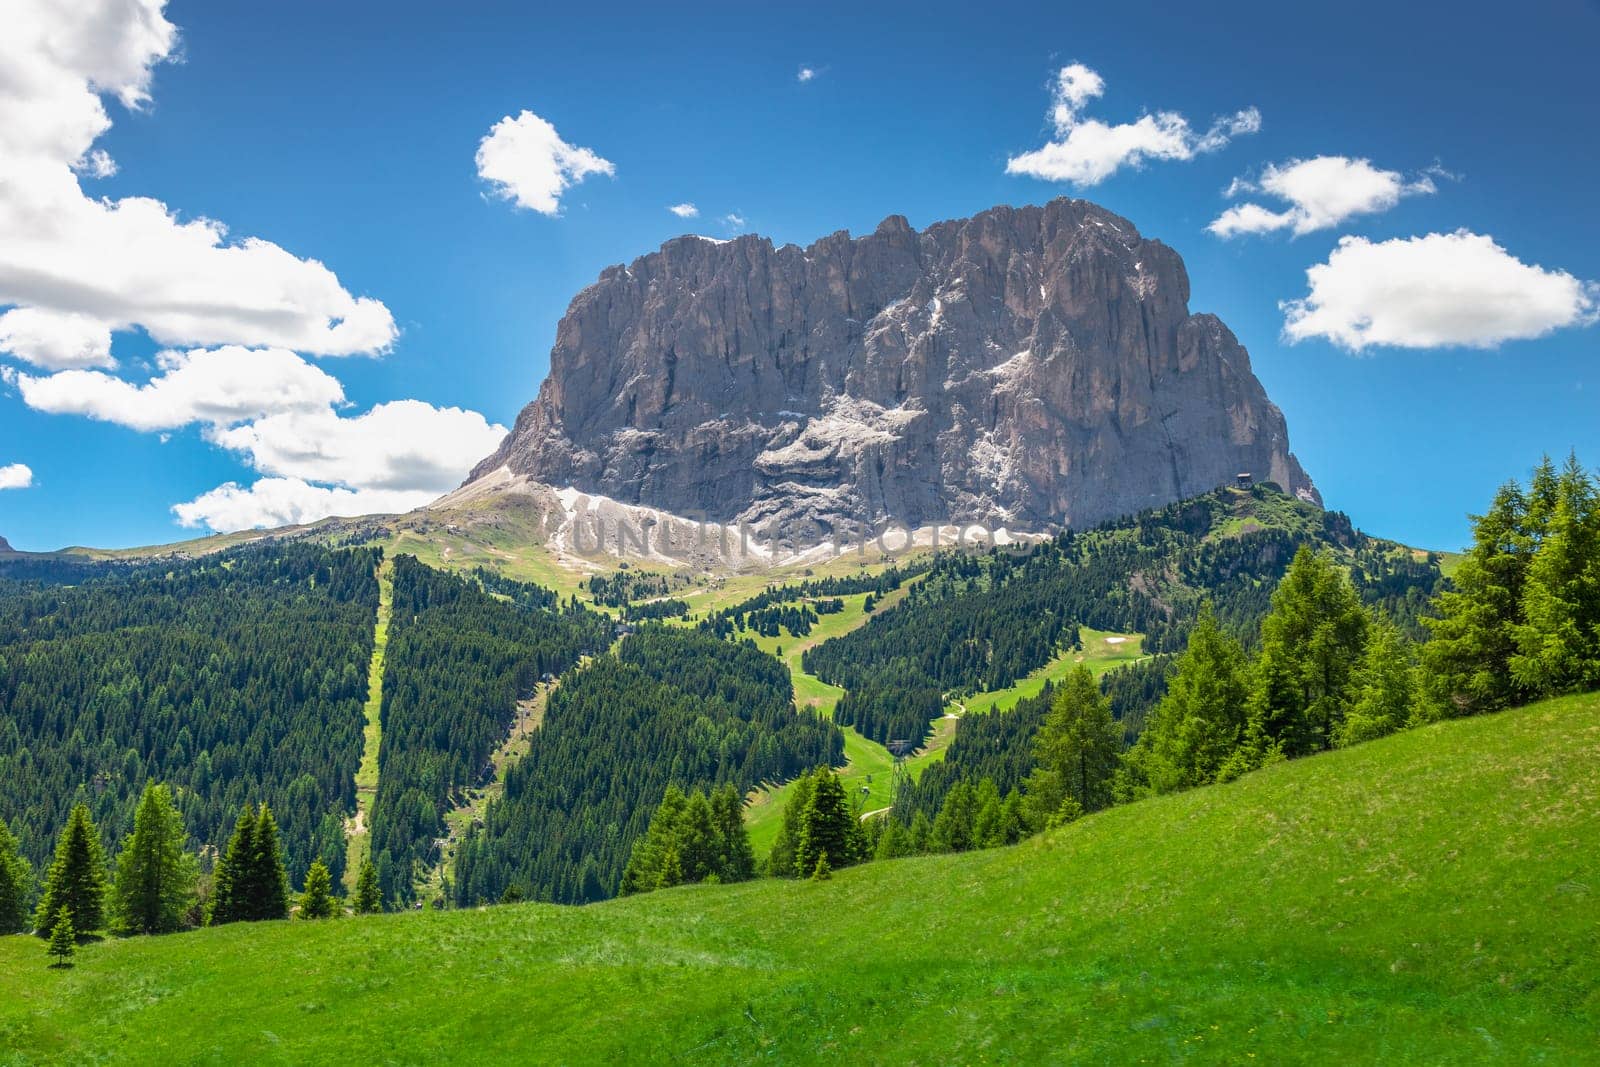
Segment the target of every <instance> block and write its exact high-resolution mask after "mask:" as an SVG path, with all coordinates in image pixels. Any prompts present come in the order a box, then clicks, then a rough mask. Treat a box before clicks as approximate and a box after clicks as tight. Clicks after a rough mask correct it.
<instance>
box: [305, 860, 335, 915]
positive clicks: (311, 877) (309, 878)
mask: <svg viewBox="0 0 1600 1067" xmlns="http://www.w3.org/2000/svg"><path fill="white" fill-rule="evenodd" d="M332 914H333V875H331V874H330V873H329V872H328V867H327V865H326V864H325V863H323V862H322V861H321V860H312V861H311V869H310V870H308V871H307V872H306V889H305V892H304V893H302V894H300V918H302V919H326V918H328V917H329V916H331V915H332Z"/></svg>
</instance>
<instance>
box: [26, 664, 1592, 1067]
mask: <svg viewBox="0 0 1600 1067" xmlns="http://www.w3.org/2000/svg"><path fill="white" fill-rule="evenodd" d="M1596 892H1600V696H1597V695H1589V696H1584V697H1573V698H1565V699H1561V700H1554V701H1547V702H1544V703H1541V704H1538V705H1534V706H1531V707H1528V708H1524V709H1520V710H1517V711H1513V712H1506V713H1501V714H1497V715H1491V716H1484V717H1480V718H1474V719H1466V720H1458V721H1452V722H1448V723H1443V724H1439V725H1436V726H1431V727H1426V728H1422V729H1418V730H1413V731H1408V732H1406V733H1402V734H1398V735H1395V736H1393V737H1389V738H1386V739H1384V740H1382V741H1377V742H1373V743H1370V744H1366V745H1360V746H1356V747H1354V748H1350V749H1344V750H1340V751H1336V752H1332V753H1329V754H1326V755H1320V756H1316V757H1312V758H1309V759H1305V760H1299V761H1295V762H1291V763H1287V764H1278V765H1274V766H1270V767H1268V768H1266V769H1265V770H1263V771H1260V772H1257V773H1255V774H1251V775H1248V776H1246V777H1245V778H1243V779H1241V780H1240V781H1238V782H1234V783H1231V784H1229V785H1226V786H1215V787H1207V788H1203V789H1197V790H1193V791H1190V792H1187V793H1181V794H1176V795H1173V796H1168V797H1163V798H1160V799H1156V800H1151V801H1145V802H1141V803H1137V804H1131V805H1127V806H1124V807H1119V808H1114V809H1111V810H1109V811H1106V812H1103V813H1100V814H1097V815H1094V816H1091V817H1089V818H1087V819H1084V820H1082V821H1080V822H1079V823H1076V824H1074V825H1072V826H1069V827H1066V828H1064V829H1062V830H1059V831H1054V832H1051V833H1048V834H1045V835H1042V836H1041V837H1038V838H1035V839H1032V840H1030V841H1027V842H1025V843H1023V844H1022V845H1019V846H1016V847H1014V848H1008V849H997V850H990V851H985V852H980V853H969V854H963V855H956V856H937V857H924V858H919V859H912V860H900V861H893V862H887V863H878V864H870V865H867V866H865V867H859V868H852V869H850V870H847V871H842V872H839V873H838V874H837V875H836V876H835V878H834V879H833V880H832V881H830V882H825V883H820V884H817V883H803V882H802V883H792V882H773V881H763V882H757V883H746V884H743V885H738V886H728V887H693V888H685V889H678V890H672V891H666V892H660V893H655V894H650V895H648V896H644V897H635V898H627V899H623V900H618V901H611V902H607V903H604V904H600V905H593V906H589V907H583V908H556V907H550V906H541V905H524V906H515V907H501V908H491V909H488V910H481V911H464V912H448V913H442V914H424V915H397V916H385V917H378V918H372V919H357V920H344V921H336V922H331V923H321V924H286V923H278V924H265V925H257V926H253V927H249V928H241V927H231V928H218V929H208V930H202V931H197V932H194V933H190V934H183V935H177V936H172V937H166V938H141V939H135V940H130V941H119V942H108V943H104V944H100V945H94V946H89V947H88V948H86V949H85V950H84V951H82V952H81V953H80V956H79V963H78V966H77V968H76V969H74V970H73V971H70V972H65V973H58V972H50V971H48V970H46V968H45V960H44V956H43V951H42V949H41V948H40V946H39V943H38V942H37V941H36V940H34V939H30V938H23V937H15V938H6V939H0V993H3V995H0V1046H3V1047H6V1048H8V1049H10V1050H11V1053H10V1061H11V1062H36V1061H43V1060H49V1059H73V1060H82V1059H93V1058H106V1057H110V1058H120V1059H125V1060H135V1061H146V1062H148V1061H152V1060H157V1059H162V1060H169V1061H173V1062H220V1061H224V1060H236V1059H238V1058H239V1057H240V1056H241V1055H243V1056H246V1057H247V1058H248V1059H249V1060H250V1061H251V1062H261V1063H302V1062H306V1061H308V1060H309V1061H313V1062H316V1061H322V1060H329V1059H333V1058H336V1057H337V1056H338V1055H339V1054H340V1053H341V1051H343V1050H348V1049H350V1048H355V1047H360V1048H362V1049H363V1051H364V1055H365V1056H366V1058H368V1059H371V1060H374V1061H378V1060H387V1061H392V1062H430V1063H432V1062H485V1061H502V1062H503V1061H525V1060H527V1059H528V1058H530V1057H533V1058H538V1059H542V1060H549V1061H560V1062H598V1061H605V1060H608V1061H612V1062H643V1061H660V1060H663V1059H674V1060H686V1061H691V1062H749V1061H750V1060H753V1059H756V1058H758V1057H759V1058H773V1059H776V1060H779V1061H781V1062H794V1061H813V1060H821V1061H847V1060H848V1061H855V1062H860V1061H861V1060H862V1059H866V1060H868V1061H870V1062H955V1061H960V1062H1002V1061H1024V1062H1029V1061H1031V1062H1042V1061H1057V1062H1059V1061H1061V1060H1065V1059H1074V1060H1080V1061H1087V1062H1109V1061H1115V1062H1140V1061H1150V1062H1157V1061H1172V1060H1178V1061H1186V1062H1249V1061H1250V1060H1251V1059H1256V1060H1258V1061H1259V1062H1275V1063H1282V1062H1330V1061H1339V1062H1372V1061H1376V1060H1387V1061H1391V1062H1467V1061H1470V1062H1508V1063H1522V1062H1541V1061H1542V1062H1551V1063H1558V1062H1559V1063H1576V1062H1592V1061H1593V1060H1594V1059H1595V1051H1594V1049H1595V1045H1594V1035H1595V1033H1596V1028H1597V1026H1600V963H1597V960H1600V928H1597V926H1596V924H1595V922H1594V914H1595V893H1596ZM779 915H781V916H783V917H784V920H783V921H782V922H777V921H774V917H775V916H779Z"/></svg>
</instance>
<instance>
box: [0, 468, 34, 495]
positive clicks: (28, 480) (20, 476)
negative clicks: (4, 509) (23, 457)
mask: <svg viewBox="0 0 1600 1067" xmlns="http://www.w3.org/2000/svg"><path fill="white" fill-rule="evenodd" d="M32 484H33V471H32V470H31V469H29V467H28V466H27V465H26V464H22V463H12V464H9V465H7V466H4V467H0V489H26V488H28V487H29V486H31V485H32Z"/></svg>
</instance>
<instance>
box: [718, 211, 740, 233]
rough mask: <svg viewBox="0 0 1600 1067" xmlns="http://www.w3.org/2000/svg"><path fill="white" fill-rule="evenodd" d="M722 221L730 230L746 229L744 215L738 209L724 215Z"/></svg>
mask: <svg viewBox="0 0 1600 1067" xmlns="http://www.w3.org/2000/svg"><path fill="white" fill-rule="evenodd" d="M722 223H723V225H725V226H727V227H728V228H729V229H730V230H742V229H744V216H743V215H741V214H739V213H738V212H737V211H730V212H728V214H726V215H724V216H722Z"/></svg>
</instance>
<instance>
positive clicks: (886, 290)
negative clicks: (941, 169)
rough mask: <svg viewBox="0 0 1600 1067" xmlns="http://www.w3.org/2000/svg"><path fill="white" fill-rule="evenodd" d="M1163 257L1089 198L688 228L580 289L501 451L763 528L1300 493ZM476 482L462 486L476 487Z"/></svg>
mask: <svg viewBox="0 0 1600 1067" xmlns="http://www.w3.org/2000/svg"><path fill="white" fill-rule="evenodd" d="M1188 300H1189V279H1188V275H1187V274H1186V272H1185V270H1184V266H1183V261H1182V260H1181V259H1180V258H1179V257H1178V255H1177V253H1176V252H1174V251H1173V250H1172V249H1170V248H1168V247H1167V246H1166V245H1164V244H1162V243H1161V242H1159V241H1153V240H1147V239H1145V238H1143V237H1141V236H1140V235H1139V232H1138V231H1137V230H1136V229H1135V228H1134V226H1133V225H1132V224H1131V223H1129V222H1128V221H1127V220H1126V219H1122V218H1119V217H1117V216H1116V215H1113V214H1111V213H1110V212H1108V211H1105V210H1104V209H1102V208H1099V207H1097V206H1095V205H1093V204H1090V203H1087V202H1085V201H1081V200H1069V199H1061V200H1055V201H1052V202H1050V203H1048V204H1046V205H1044V206H1043V207H1023V208H1010V207H997V208H994V209H992V210H990V211H985V212H983V213H982V214H979V215H976V216H974V217H973V218H970V219H962V220H958V221H953V222H941V223H938V224H936V225H933V226H930V227H929V228H928V229H926V230H924V231H923V232H921V233H918V232H917V231H915V230H913V229H912V228H911V226H910V225H909V224H908V223H907V222H906V220H905V219H904V218H902V217H900V216H891V217H890V218H888V219H885V220H884V221H883V223H882V224H880V225H879V226H878V228H877V230H876V231H874V232H873V233H872V234H870V235H869V236H866V237H861V238H856V239H852V238H851V237H850V235H849V234H848V233H844V232H840V233H836V234H833V235H831V236H829V237H825V238H823V239H822V240H820V241H817V242H816V243H815V244H813V245H811V246H810V247H807V248H799V247H797V246H794V245H785V246H783V247H781V248H778V247H774V246H773V244H772V242H771V241H770V240H768V239H766V238H762V237H757V236H745V237H740V238H738V239H736V240H732V241H714V240H711V239H708V238H703V237H682V238H678V239H676V240H672V241H669V242H667V243H666V244H664V245H662V247H661V250H660V251H659V252H655V253H652V254H650V255H646V256H643V257H641V258H640V259H637V260H635V261H634V262H633V263H631V264H629V265H628V266H625V267H624V266H618V267H611V268H608V269H607V270H606V271H605V272H603V273H602V274H601V276H600V279H599V281H598V282H596V283H595V284H594V285H592V286H590V287H589V288H587V289H585V290H584V291H583V292H581V293H579V294H578V296H577V297H576V298H575V299H574V300H573V301H572V304H571V306H570V307H569V309H568V311H567V314H566V316H565V317H564V318H563V319H562V320H561V324H560V327H559V328H558V330H557V335H556V344H555V348H554V350H553V351H552V352H551V354H550V373H549V377H548V378H546V380H545V382H544V385H543V387H542V388H541V389H540V390H539V395H538V398H537V399H535V400H534V401H533V403H531V404H529V405H528V406H527V407H526V408H525V409H523V411H522V413H521V415H520V416H519V417H518V418H517V421H516V425H515V427H514V429H513V430H512V432H511V433H510V434H509V435H508V436H507V438H506V439H505V441H504V443H503V444H502V445H501V446H500V448H499V450H498V451H497V452H496V453H495V454H494V455H493V456H490V457H489V458H487V459H485V460H484V461H483V463H481V464H480V465H479V466H478V468H477V469H476V470H474V471H473V474H472V479H477V478H481V477H484V476H487V475H490V474H492V473H494V472H497V471H500V470H501V469H502V468H505V469H506V470H508V471H509V472H511V473H512V474H515V475H520V476H524V477H528V478H532V479H534V480H537V481H539V482H543V483H546V484H549V485H553V486H560V487H573V488H576V489H579V490H582V491H584V492H589V493H597V494H603V495H604V496H606V497H609V498H611V499H613V500H616V501H620V502H622V503H624V504H639V505H647V506H651V507H658V508H663V509H666V510H669V511H672V512H675V513H677V514H680V515H691V516H699V515H703V516H705V517H708V518H710V519H712V520H715V521H718V522H739V521H743V522H748V523H750V524H751V525H753V526H756V527H757V528H762V527H765V526H768V524H774V523H775V524H779V525H783V526H788V527H790V528H793V527H794V526H796V525H800V524H814V525H815V526H816V527H817V528H818V530H819V532H831V531H833V530H835V529H836V528H837V527H839V526H840V525H841V524H843V525H844V526H845V527H846V528H854V526H853V524H855V523H858V522H862V521H866V522H869V523H871V522H879V521H882V520H886V519H891V520H895V521H899V522H904V523H907V524H909V525H912V526H915V525H919V524H923V523H929V522H939V521H946V520H959V521H972V522H981V523H986V524H990V525H1005V526H1009V527H1011V528H1014V529H1029V528H1032V529H1041V528H1048V527H1054V526H1059V525H1076V526H1081V525H1087V524H1093V523H1097V522H1099V521H1101V520H1103V519H1106V518H1111V517H1115V516H1119V515H1123V514H1127V513H1130V512H1134V511H1138V510H1140V509H1143V508H1147V507H1151V506H1156V505H1161V504H1164V503H1168V502H1171V501H1173V500H1177V499H1181V498H1183V497H1186V496H1190V495H1193V494H1195V493H1199V492H1203V491H1205V490H1208V489H1211V488H1214V487H1215V486H1217V485H1218V484H1221V483H1223V482H1228V481H1231V480H1232V479H1233V478H1234V477H1235V476H1236V475H1237V474H1239V473H1241V472H1248V473H1250V474H1251V475H1253V477H1254V478H1255V479H1256V480H1257V481H1267V480H1270V481H1274V482H1277V483H1278V484H1279V485H1281V486H1282V487H1284V488H1285V489H1286V490H1288V491H1290V492H1296V493H1299V494H1300V495H1302V496H1305V497H1307V498H1311V499H1315V490H1314V489H1313V487H1312V485H1311V482H1310V480H1309V479H1308V478H1307V477H1306V474H1305V472H1304V471H1303V470H1302V469H1301V468H1300V465H1299V463H1298V462H1297V461H1296V460H1295V458H1294V456H1293V455H1292V454H1291V453H1290V451H1289V442H1288V434H1287V431H1286V429H1285V426H1284V420H1283V415H1282V414H1281V413H1280V412H1279V410H1278V409H1277V407H1275V406H1274V405H1273V404H1272V402H1271V401H1270V400H1268V399H1267V395H1266V392H1265V391H1264V390H1263V389H1262V387H1261V383H1260V382H1258V381H1257V380H1256V377H1255V375H1254V374H1253V373H1252V372H1251V369H1250V358H1249V356H1248V354H1247V353H1246V352H1245V350H1244V348H1243V346H1241V345H1240V344H1239V342H1238V340H1237V339H1236V338H1235V337H1234V336H1233V334H1232V333H1231V332H1230V331H1229V330H1228V328H1227V327H1226V326H1224V325H1223V324H1222V322H1221V321H1220V320H1218V319H1217V318H1216V317H1215V316H1213V315H1204V314H1201V315H1192V314H1190V313H1189V310H1188ZM470 481H471V479H469V482H470Z"/></svg>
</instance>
